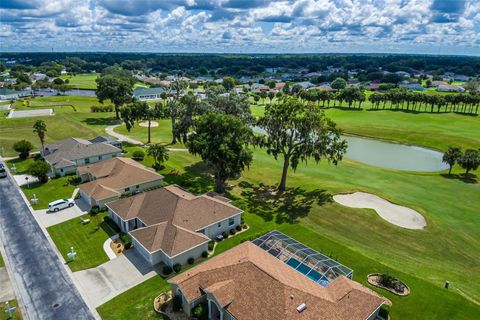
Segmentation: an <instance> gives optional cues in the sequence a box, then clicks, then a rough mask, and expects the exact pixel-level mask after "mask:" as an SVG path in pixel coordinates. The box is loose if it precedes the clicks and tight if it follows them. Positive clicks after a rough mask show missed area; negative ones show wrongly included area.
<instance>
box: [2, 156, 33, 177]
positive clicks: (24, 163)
mask: <svg viewBox="0 0 480 320" xmlns="http://www.w3.org/2000/svg"><path fill="white" fill-rule="evenodd" d="M34 161H35V160H34V159H33V158H28V159H25V160H23V159H20V158H17V159H13V160H8V161H6V163H7V165H8V168H9V169H10V171H11V172H12V174H24V173H27V171H28V167H29V166H30V165H31V164H32V163H33V162H34ZM14 165H15V168H16V171H14V170H13V166H14Z"/></svg>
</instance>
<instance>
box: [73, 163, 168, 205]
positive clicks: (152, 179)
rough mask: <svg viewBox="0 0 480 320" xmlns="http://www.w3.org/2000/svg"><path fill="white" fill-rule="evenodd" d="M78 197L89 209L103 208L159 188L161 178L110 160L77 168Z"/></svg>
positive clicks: (139, 167) (140, 167)
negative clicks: (108, 204) (93, 207)
mask: <svg viewBox="0 0 480 320" xmlns="http://www.w3.org/2000/svg"><path fill="white" fill-rule="evenodd" d="M77 176H78V177H80V179H81V181H82V182H83V183H82V184H80V186H79V189H80V197H81V198H82V199H84V200H85V201H86V202H87V203H88V204H90V205H91V206H99V207H100V208H103V207H104V206H105V204H106V203H107V202H110V201H115V200H118V199H120V197H122V196H128V195H132V194H137V193H139V192H142V191H144V190H147V189H151V188H157V187H160V186H161V185H162V183H163V176H162V175H160V174H158V173H156V172H155V170H153V169H151V168H147V167H145V166H144V165H142V164H140V163H138V162H137V161H135V160H133V159H129V158H121V157H118V158H111V159H108V160H104V161H101V162H97V163H94V164H90V165H86V166H81V167H78V168H77Z"/></svg>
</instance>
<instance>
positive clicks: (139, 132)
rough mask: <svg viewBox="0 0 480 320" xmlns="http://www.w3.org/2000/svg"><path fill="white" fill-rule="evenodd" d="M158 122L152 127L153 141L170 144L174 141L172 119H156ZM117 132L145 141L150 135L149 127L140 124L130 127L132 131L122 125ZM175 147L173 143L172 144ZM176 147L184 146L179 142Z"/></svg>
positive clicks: (117, 128) (116, 129)
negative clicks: (156, 125)
mask: <svg viewBox="0 0 480 320" xmlns="http://www.w3.org/2000/svg"><path fill="white" fill-rule="evenodd" d="M155 121H156V122H158V127H151V128H150V134H151V141H152V143H164V144H170V143H171V142H172V129H171V128H172V125H171V123H172V122H171V120H155ZM115 132H118V133H120V134H123V135H126V136H129V137H131V138H133V139H135V140H139V141H142V142H144V143H146V142H147V137H148V128H146V127H141V126H140V125H138V124H135V126H134V127H133V128H131V129H130V132H129V131H127V128H126V127H125V125H121V126H119V127H116V128H115ZM171 147H173V145H171ZM175 147H183V148H184V146H183V144H182V143H180V142H179V143H177V144H176V145H175Z"/></svg>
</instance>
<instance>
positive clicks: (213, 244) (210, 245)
mask: <svg viewBox="0 0 480 320" xmlns="http://www.w3.org/2000/svg"><path fill="white" fill-rule="evenodd" d="M214 247H215V241H210V242H209V243H208V250H210V251H212V250H213V248H214Z"/></svg>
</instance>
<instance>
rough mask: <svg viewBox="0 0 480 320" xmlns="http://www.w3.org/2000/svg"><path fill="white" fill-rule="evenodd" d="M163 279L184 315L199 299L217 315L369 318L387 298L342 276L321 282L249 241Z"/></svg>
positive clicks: (227, 319)
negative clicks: (175, 297) (166, 279)
mask: <svg viewBox="0 0 480 320" xmlns="http://www.w3.org/2000/svg"><path fill="white" fill-rule="evenodd" d="M303 272H305V271H303ZM168 282H169V283H170V285H171V288H172V292H173V294H174V295H176V296H179V297H180V299H181V301H182V309H183V310H184V312H185V313H186V314H187V315H188V316H190V313H191V310H192V308H193V307H195V306H196V305H198V304H200V303H202V304H203V305H205V306H206V307H207V309H208V318H209V319H220V320H232V319H236V320H250V319H300V320H302V319H303V320H318V319H329V320H347V319H348V320H356V319H358V320H360V319H361V320H365V319H368V320H373V319H376V316H377V314H378V312H379V310H380V307H381V306H382V305H383V304H384V303H385V302H387V301H388V300H386V299H385V298H383V297H381V296H379V295H378V294H377V293H375V292H374V291H372V290H370V289H368V288H366V287H364V286H362V285H361V284H360V283H357V282H355V281H352V280H350V279H349V278H347V277H345V276H343V275H342V276H339V277H337V278H336V279H335V280H333V281H332V282H331V283H330V284H329V285H328V286H325V287H324V286H322V285H320V284H319V283H316V282H315V281H314V280H312V279H310V278H308V277H307V276H306V275H305V274H302V272H301V271H298V270H296V269H295V267H294V266H293V265H292V266H291V265H289V264H287V263H285V262H284V261H282V260H280V259H278V258H276V257H275V256H274V253H269V252H267V251H265V250H264V249H262V248H260V247H259V246H257V245H255V244H254V243H252V242H250V241H246V242H243V243H242V244H239V245H238V246H236V247H234V248H232V249H230V250H228V251H225V252H223V253H221V254H219V255H218V256H216V257H213V258H211V259H209V260H208V261H205V262H203V263H202V264H199V265H197V266H195V267H193V268H191V269H189V270H188V271H186V272H183V273H181V274H179V275H177V276H175V277H173V278H171V279H169V280H168Z"/></svg>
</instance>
